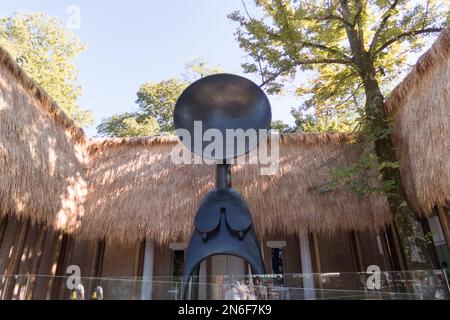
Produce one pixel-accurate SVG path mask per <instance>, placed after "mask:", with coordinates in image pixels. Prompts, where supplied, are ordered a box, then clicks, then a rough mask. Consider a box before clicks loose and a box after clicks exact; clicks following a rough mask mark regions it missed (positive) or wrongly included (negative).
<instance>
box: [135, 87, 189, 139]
mask: <svg viewBox="0 0 450 320" xmlns="http://www.w3.org/2000/svg"><path fill="white" fill-rule="evenodd" d="M187 86H188V82H186V81H181V80H177V79H170V80H164V81H160V82H147V83H144V84H143V85H142V86H141V87H140V88H139V91H138V93H137V96H138V99H137V101H136V103H137V104H138V105H139V108H140V110H141V112H142V113H144V114H146V115H148V116H150V117H153V118H154V119H156V121H157V122H158V124H159V126H160V128H161V130H162V131H165V132H171V131H173V130H174V126H173V111H174V109H175V103H176V102H177V99H178V97H179V96H180V94H181V93H182V92H183V90H184V89H185V88H186V87H187Z"/></svg>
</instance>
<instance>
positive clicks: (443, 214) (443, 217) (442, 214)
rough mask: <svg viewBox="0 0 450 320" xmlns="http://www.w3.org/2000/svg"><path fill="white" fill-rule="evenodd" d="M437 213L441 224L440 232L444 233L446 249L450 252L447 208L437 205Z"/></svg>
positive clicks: (449, 220) (449, 222)
mask: <svg viewBox="0 0 450 320" xmlns="http://www.w3.org/2000/svg"><path fill="white" fill-rule="evenodd" d="M437 215H438V218H439V223H440V224H441V229H442V233H443V234H444V238H445V242H446V243H447V250H448V253H449V254H450V215H449V212H448V210H446V209H445V208H444V207H443V206H437Z"/></svg>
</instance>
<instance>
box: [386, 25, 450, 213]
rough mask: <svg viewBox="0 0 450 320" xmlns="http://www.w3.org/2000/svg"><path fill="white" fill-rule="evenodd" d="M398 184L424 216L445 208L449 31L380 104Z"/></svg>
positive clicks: (449, 197)
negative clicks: (389, 126)
mask: <svg viewBox="0 0 450 320" xmlns="http://www.w3.org/2000/svg"><path fill="white" fill-rule="evenodd" d="M386 107H387V111H388V112H389V113H390V115H391V116H392V117H394V115H395V120H394V122H393V137H394V143H395V147H396V152H397V157H398V159H399V161H400V164H401V173H402V179H403V181H404V184H405V186H406V191H407V194H408V197H409V199H410V200H411V202H412V204H413V206H414V207H415V208H416V210H417V211H418V212H420V213H421V214H424V215H430V214H432V208H433V207H434V206H435V205H444V204H445V203H450V27H449V28H447V29H445V30H444V31H443V32H442V33H441V34H440V36H439V38H438V39H437V41H436V42H435V43H434V44H433V46H432V47H431V49H430V50H428V51H427V52H426V53H425V54H424V55H423V56H422V57H421V58H420V59H419V60H418V62H417V64H416V66H415V67H414V69H413V70H412V72H411V73H409V74H408V76H407V77H406V78H405V80H403V82H401V83H400V84H399V85H398V86H397V87H396V88H395V90H394V91H393V92H392V94H391V95H390V97H389V99H388V100H387V103H386Z"/></svg>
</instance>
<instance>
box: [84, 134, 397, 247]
mask: <svg viewBox="0 0 450 320" xmlns="http://www.w3.org/2000/svg"><path fill="white" fill-rule="evenodd" d="M347 140H348V136H347V135H345V134H290V135H283V136H282V139H281V144H280V164H279V165H280V166H279V170H278V172H277V174H275V175H273V176H262V175H260V171H259V165H250V164H245V165H235V166H234V167H233V174H232V181H233V186H234V187H235V188H236V189H237V190H238V191H240V192H242V194H243V195H244V197H245V198H246V199H247V200H248V203H249V206H250V208H251V210H252V213H253V216H254V223H255V226H256V229H257V231H258V233H259V234H260V235H261V234H265V233H269V232H281V233H285V234H298V232H300V231H303V230H314V231H324V232H333V231H335V230H337V229H365V228H371V229H374V228H377V227H379V226H382V225H384V224H386V223H388V222H390V221H391V214H390V212H389V209H388V206H387V202H386V200H385V199H384V198H382V197H380V196H377V195H375V194H374V195H371V196H369V197H367V198H358V197H357V196H355V195H353V194H350V193H349V192H347V191H343V190H342V191H341V190H336V191H333V192H330V193H328V194H319V193H317V192H314V191H311V187H314V186H316V185H318V184H322V183H326V182H329V181H330V179H331V177H330V168H331V166H336V165H339V164H341V165H342V164H346V163H350V162H351V161H352V160H354V159H355V158H356V157H357V154H356V152H355V150H356V149H355V148H352V147H351V146H349V144H348V143H347ZM176 143H179V142H177V140H175V139H173V138H170V137H159V138H134V139H114V140H109V139H106V140H96V141H93V142H92V145H91V146H90V158H91V161H92V163H91V165H90V169H89V173H88V180H89V181H90V186H89V193H88V196H87V199H86V216H85V219H84V222H83V226H82V229H81V230H82V231H81V232H82V235H83V236H84V237H87V238H100V237H103V236H106V237H108V238H113V239H117V240H119V241H124V242H134V241H137V240H139V239H141V238H143V237H146V238H147V239H151V240H153V241H155V242H158V243H164V242H167V241H176V240H186V239H187V237H188V236H189V235H190V233H191V231H192V221H193V217H194V214H195V211H196V209H197V207H198V205H199V203H200V201H201V199H202V197H203V196H204V195H205V193H206V192H208V191H209V190H211V189H212V188H213V187H214V166H212V165H175V164H173V163H172V162H171V160H170V152H171V150H172V148H173V147H174V146H175V144H176Z"/></svg>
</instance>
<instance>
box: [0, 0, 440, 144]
mask: <svg viewBox="0 0 450 320" xmlns="http://www.w3.org/2000/svg"><path fill="white" fill-rule="evenodd" d="M246 3H248V4H249V3H250V1H249V0H246ZM72 5H76V6H78V7H79V8H80V10H81V28H80V29H79V30H73V31H74V32H75V34H76V35H77V36H78V37H79V38H80V39H81V41H82V42H83V43H85V44H86V45H87V50H86V51H85V52H83V53H81V55H80V56H79V58H78V60H77V61H76V63H77V66H78V68H79V83H80V84H81V86H82V87H83V96H82V97H81V98H80V101H79V102H80V104H81V106H82V107H84V108H87V109H90V110H92V111H93V113H94V119H95V124H94V126H92V127H91V128H88V129H87V130H86V132H87V134H88V135H90V136H93V135H95V133H96V130H95V126H96V125H98V124H99V123H100V121H101V120H102V119H103V118H105V117H108V116H110V115H112V114H114V113H121V112H125V111H135V110H137V105H136V104H135V100H136V92H137V90H138V88H139V86H140V85H141V84H142V83H144V82H146V81H160V80H164V79H168V78H172V77H179V76H180V75H181V74H182V73H184V72H185V65H186V63H187V62H189V61H191V60H193V59H195V58H204V59H206V60H207V61H209V62H210V64H211V65H220V66H221V67H222V68H223V70H224V71H226V72H229V73H236V74H241V75H243V74H242V70H241V67H240V65H241V63H242V62H243V61H245V53H244V52H243V51H242V50H241V49H240V48H239V46H238V43H237V41H236V40H235V38H234V35H233V33H234V31H235V30H236V24H235V23H233V22H231V21H230V20H229V19H228V18H227V15H228V14H229V13H231V12H232V11H235V10H242V9H243V7H242V3H241V0H164V1H163V0H159V1H157V0H152V1H144V0H141V1H139V0H128V1H118V0H112V1H100V0H69V1H68V0H58V1H55V0H14V1H2V3H1V4H0V16H3V15H10V14H12V13H14V12H15V11H29V12H45V13H47V14H50V15H53V16H57V17H59V18H60V19H62V20H64V21H67V19H68V18H69V17H70V12H67V9H68V8H69V7H70V6H72ZM249 9H250V11H251V12H253V11H252V6H251V5H250V4H249ZM429 43H430V44H431V43H432V40H431V41H430V42H429ZM415 58H417V55H415V56H414V57H411V62H414V61H415ZM245 76H246V77H248V78H250V79H252V80H254V81H255V82H257V83H258V82H259V79H258V78H257V77H255V76H251V75H245ZM302 80H304V77H303V76H302V75H300V76H298V77H297V79H296V82H300V81H302ZM297 84H298V83H297ZM269 98H270V100H271V104H272V114H273V120H283V121H284V122H286V123H289V124H291V125H292V124H293V122H294V119H293V117H292V116H291V114H290V110H291V108H292V107H295V106H297V105H299V104H300V101H299V99H298V98H297V97H294V96H292V95H291V96H290V95H289V94H287V95H286V96H284V97H269Z"/></svg>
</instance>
